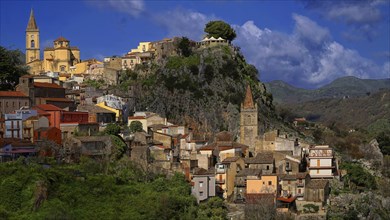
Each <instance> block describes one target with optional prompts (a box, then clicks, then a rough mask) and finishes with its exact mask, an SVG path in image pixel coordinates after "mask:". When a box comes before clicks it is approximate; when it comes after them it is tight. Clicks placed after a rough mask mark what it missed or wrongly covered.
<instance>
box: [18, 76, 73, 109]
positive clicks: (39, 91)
mask: <svg viewBox="0 0 390 220" xmlns="http://www.w3.org/2000/svg"><path fill="white" fill-rule="evenodd" d="M16 91H20V92H22V93H23V94H24V95H26V96H28V97H29V98H30V100H31V105H32V106H34V105H39V104H52V105H55V106H57V107H59V108H61V109H64V108H68V109H69V110H70V111H73V110H75V109H76V106H75V104H74V102H73V101H72V100H70V99H67V98H65V88H63V87H62V86H60V85H58V84H56V83H46V82H35V81H34V78H33V77H32V76H29V75H26V76H22V77H20V78H19V84H18V85H17V86H16Z"/></svg>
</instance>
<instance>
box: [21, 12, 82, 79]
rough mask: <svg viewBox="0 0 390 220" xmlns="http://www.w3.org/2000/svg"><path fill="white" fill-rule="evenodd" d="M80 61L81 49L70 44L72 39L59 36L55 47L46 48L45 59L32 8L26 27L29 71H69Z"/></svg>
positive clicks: (35, 72) (38, 72) (54, 44)
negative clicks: (41, 55) (41, 54)
mask: <svg viewBox="0 0 390 220" xmlns="http://www.w3.org/2000/svg"><path fill="white" fill-rule="evenodd" d="M79 62H80V50H79V48H78V47H72V46H70V41H69V40H67V39H65V38H64V37H59V38H57V39H56V40H54V42H53V47H48V48H45V49H44V51H43V60H41V57H40V38H39V28H38V25H37V22H36V21H35V17H34V12H33V10H32V9H31V13H30V18H29V20H28V24H27V28H26V65H27V66H29V67H30V69H29V72H30V74H33V75H39V74H40V73H42V72H59V73H67V72H69V71H70V69H71V67H72V66H74V65H76V64H77V63H79Z"/></svg>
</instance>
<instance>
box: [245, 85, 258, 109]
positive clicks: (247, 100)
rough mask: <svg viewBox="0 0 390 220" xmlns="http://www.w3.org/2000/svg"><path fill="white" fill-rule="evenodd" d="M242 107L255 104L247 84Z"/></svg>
mask: <svg viewBox="0 0 390 220" xmlns="http://www.w3.org/2000/svg"><path fill="white" fill-rule="evenodd" d="M243 107H244V108H245V109H247V108H254V107H255V105H254V103H253V96H252V90H251V87H250V86H249V85H248V86H247V87H246V94H245V100H244V103H243Z"/></svg>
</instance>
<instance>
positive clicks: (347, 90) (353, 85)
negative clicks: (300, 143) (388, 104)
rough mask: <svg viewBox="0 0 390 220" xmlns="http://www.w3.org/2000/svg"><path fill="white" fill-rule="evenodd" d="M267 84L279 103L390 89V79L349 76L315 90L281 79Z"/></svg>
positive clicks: (360, 94) (357, 95)
mask: <svg viewBox="0 0 390 220" xmlns="http://www.w3.org/2000/svg"><path fill="white" fill-rule="evenodd" d="M265 86H266V88H267V90H268V91H270V92H271V93H272V95H273V98H274V102H276V103H278V104H283V103H302V102H307V101H313V100H319V99H329V98H343V97H350V98H351V97H361V96H366V95H367V94H372V93H376V92H378V91H380V90H382V89H390V79H359V78H356V77H353V76H347V77H342V78H338V79H336V80H334V81H333V82H331V83H330V84H328V85H325V86H323V87H321V88H318V89H314V90H309V89H302V88H296V87H294V86H291V85H289V84H287V83H285V82H283V81H280V80H278V81H272V82H269V83H265Z"/></svg>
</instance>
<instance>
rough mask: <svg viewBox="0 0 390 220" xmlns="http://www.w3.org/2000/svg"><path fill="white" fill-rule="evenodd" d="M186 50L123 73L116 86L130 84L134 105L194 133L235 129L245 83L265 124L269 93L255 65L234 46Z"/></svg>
mask: <svg viewBox="0 0 390 220" xmlns="http://www.w3.org/2000/svg"><path fill="white" fill-rule="evenodd" d="M178 50H179V48H178ZM182 50H183V49H182ZM185 51H186V53H185V54H186V56H184V55H179V56H170V57H167V58H165V59H164V60H163V61H162V62H160V63H159V64H156V63H153V64H151V65H144V66H137V67H136V68H135V70H134V71H131V70H128V71H127V72H126V73H123V74H122V78H121V84H120V85H119V87H120V88H122V89H123V90H125V91H126V90H128V87H129V86H131V87H133V88H134V91H135V96H136V97H137V103H136V109H137V110H148V111H153V112H156V113H159V114H161V115H163V116H166V117H167V118H168V120H170V121H172V122H174V123H177V124H184V125H187V126H190V127H192V128H193V129H194V132H195V133H202V134H212V133H215V132H218V131H221V130H228V131H231V132H233V133H237V132H238V126H239V124H238V123H239V111H240V105H241V103H242V101H243V99H244V96H245V88H246V85H248V84H249V85H251V88H252V92H253V96H254V99H255V101H256V102H257V103H258V105H259V109H260V110H259V111H260V112H259V114H260V115H261V116H262V117H261V116H260V117H259V118H260V119H261V120H262V121H261V124H262V125H263V126H262V127H266V126H267V125H269V124H270V120H272V118H274V115H275V114H274V107H273V104H272V95H271V94H270V93H267V90H266V88H265V86H264V84H263V83H261V82H260V81H259V80H258V71H257V69H256V68H255V67H254V66H253V65H249V64H247V63H246V61H245V59H244V57H243V56H242V55H241V53H240V52H239V51H237V49H236V48H234V47H232V46H226V45H223V46H215V47H209V48H195V47H191V46H188V48H186V49H185ZM179 54H180V53H179Z"/></svg>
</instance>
